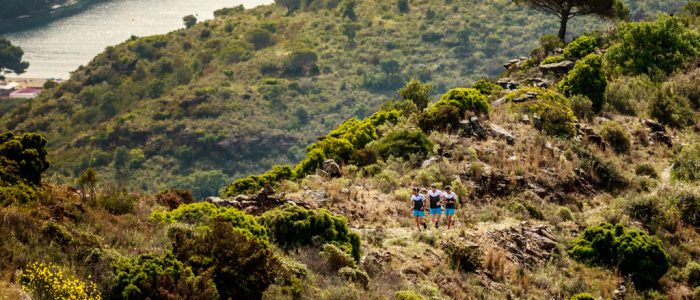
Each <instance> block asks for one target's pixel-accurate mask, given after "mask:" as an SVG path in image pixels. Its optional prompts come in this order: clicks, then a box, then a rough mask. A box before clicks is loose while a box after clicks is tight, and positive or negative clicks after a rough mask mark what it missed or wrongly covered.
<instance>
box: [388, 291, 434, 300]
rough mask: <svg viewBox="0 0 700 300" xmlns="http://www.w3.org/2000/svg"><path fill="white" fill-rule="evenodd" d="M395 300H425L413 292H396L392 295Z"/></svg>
mask: <svg viewBox="0 0 700 300" xmlns="http://www.w3.org/2000/svg"><path fill="white" fill-rule="evenodd" d="M394 299H396V300H426V299H425V297H423V296H422V295H421V294H418V293H416V292H414V291H398V292H396V294H394Z"/></svg>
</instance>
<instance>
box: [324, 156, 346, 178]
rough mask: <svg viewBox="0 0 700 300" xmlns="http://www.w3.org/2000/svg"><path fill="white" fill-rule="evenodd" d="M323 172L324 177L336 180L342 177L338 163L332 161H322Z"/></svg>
mask: <svg viewBox="0 0 700 300" xmlns="http://www.w3.org/2000/svg"><path fill="white" fill-rule="evenodd" d="M323 171H324V172H326V175H328V177H331V178H336V177H340V176H342V175H343V174H342V173H341V171H340V166H339V165H338V163H336V162H335V160H332V159H326V160H324V161H323Z"/></svg>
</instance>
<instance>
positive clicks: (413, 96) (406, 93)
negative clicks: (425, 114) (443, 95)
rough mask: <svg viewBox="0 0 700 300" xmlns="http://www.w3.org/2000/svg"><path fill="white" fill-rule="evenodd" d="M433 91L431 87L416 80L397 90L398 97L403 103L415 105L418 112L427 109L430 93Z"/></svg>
mask: <svg viewBox="0 0 700 300" xmlns="http://www.w3.org/2000/svg"><path fill="white" fill-rule="evenodd" d="M432 90H433V85H432V84H429V83H422V82H420V81H418V80H415V79H413V80H411V81H409V82H408V83H406V85H405V86H404V87H402V88H401V89H400V90H399V96H401V99H402V100H404V101H411V102H413V103H415V104H416V107H418V109H419V110H423V109H424V108H426V107H428V103H430V92H432Z"/></svg>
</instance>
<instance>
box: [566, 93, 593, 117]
mask: <svg viewBox="0 0 700 300" xmlns="http://www.w3.org/2000/svg"><path fill="white" fill-rule="evenodd" d="M569 101H571V111H572V112H573V113H574V116H576V118H578V119H580V120H589V121H590V120H592V119H593V116H594V112H593V102H592V101H591V99H588V97H586V96H581V95H574V96H572V97H571V98H570V99H569Z"/></svg>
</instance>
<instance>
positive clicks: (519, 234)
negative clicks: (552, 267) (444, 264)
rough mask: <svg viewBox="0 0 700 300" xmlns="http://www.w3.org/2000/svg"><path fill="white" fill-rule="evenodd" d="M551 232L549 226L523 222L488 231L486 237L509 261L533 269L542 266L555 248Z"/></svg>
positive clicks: (555, 244)
mask: <svg viewBox="0 0 700 300" xmlns="http://www.w3.org/2000/svg"><path fill="white" fill-rule="evenodd" d="M551 230H552V228H551V226H549V225H530V224H528V222H523V223H521V224H520V225H519V226H514V227H510V228H507V229H502V230H492V231H489V232H487V233H486V236H487V237H488V238H489V239H490V240H492V241H493V242H494V243H495V244H496V245H497V246H498V247H499V248H501V249H503V250H505V253H506V256H507V257H508V259H509V260H511V261H512V262H514V263H517V264H519V265H521V266H523V267H527V268H529V269H534V268H536V267H539V266H542V265H544V264H545V263H546V262H547V261H548V260H549V257H550V254H551V252H552V250H554V248H555V247H556V246H557V241H556V238H555V237H554V235H553V234H552V232H551Z"/></svg>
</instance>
